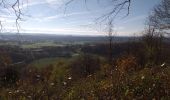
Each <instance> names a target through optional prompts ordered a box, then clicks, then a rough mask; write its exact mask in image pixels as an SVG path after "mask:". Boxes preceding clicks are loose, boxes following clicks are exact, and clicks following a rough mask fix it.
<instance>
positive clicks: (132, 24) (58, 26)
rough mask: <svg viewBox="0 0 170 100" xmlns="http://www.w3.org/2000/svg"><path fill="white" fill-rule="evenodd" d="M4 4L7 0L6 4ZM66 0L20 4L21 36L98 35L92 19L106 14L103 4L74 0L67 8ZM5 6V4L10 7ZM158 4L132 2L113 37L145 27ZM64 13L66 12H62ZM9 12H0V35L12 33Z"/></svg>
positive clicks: (145, 0)
mask: <svg viewBox="0 0 170 100" xmlns="http://www.w3.org/2000/svg"><path fill="white" fill-rule="evenodd" d="M7 1H8V0H7ZM12 1H14V0H10V2H12ZM65 1H68V0H28V1H24V2H23V5H22V6H21V9H22V11H23V13H24V14H25V16H24V17H23V19H22V21H20V26H21V29H20V32H21V33H23V32H24V33H50V34H69V35H95V34H97V35H100V34H103V30H102V28H101V27H103V26H100V25H99V24H95V19H96V18H98V17H100V16H101V15H103V14H104V13H106V12H107V11H109V10H110V8H111V7H110V6H108V4H107V1H109V0H100V1H101V3H99V4H98V3H97V2H96V0H87V1H88V2H87V5H85V4H84V2H83V0H75V1H74V2H72V3H71V4H70V5H68V6H67V7H66V6H64V2H65ZM10 2H9V3H10ZM159 2H160V0H132V4H131V8H130V14H129V16H128V17H126V18H123V16H124V15H123V14H124V13H125V12H124V11H123V12H122V13H120V15H119V16H117V18H116V19H115V25H114V26H115V29H116V31H117V35H119V36H120V35H133V34H134V33H137V32H140V31H142V30H143V29H144V27H145V25H144V24H145V20H146V17H147V16H148V14H149V12H150V11H151V10H152V9H153V7H154V6H155V5H156V4H158V3H159ZM65 9H66V10H65ZM11 12H13V11H12V9H8V10H7V9H2V10H1V12H0V20H1V21H2V24H3V26H4V28H3V29H4V30H3V31H4V32H6V31H8V32H15V31H16V27H15V20H14V19H15V16H14V14H11Z"/></svg>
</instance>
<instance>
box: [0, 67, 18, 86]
mask: <svg viewBox="0 0 170 100" xmlns="http://www.w3.org/2000/svg"><path fill="white" fill-rule="evenodd" d="M1 72H2V73H1V74H0V85H1V86H4V87H9V86H12V85H15V84H16V82H17V81H18V80H19V72H18V71H16V70H15V69H13V68H10V67H8V68H4V69H1Z"/></svg>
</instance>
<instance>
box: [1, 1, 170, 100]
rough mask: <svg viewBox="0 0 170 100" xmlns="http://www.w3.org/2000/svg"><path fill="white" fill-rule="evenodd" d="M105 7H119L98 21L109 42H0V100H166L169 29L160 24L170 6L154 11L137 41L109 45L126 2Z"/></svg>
mask: <svg viewBox="0 0 170 100" xmlns="http://www.w3.org/2000/svg"><path fill="white" fill-rule="evenodd" d="M3 1H5V0H2V4H3V5H4V3H3ZM19 1H20V0H16V2H15V3H14V5H12V6H13V7H12V8H13V10H14V11H15V15H16V17H17V19H16V26H18V24H17V23H18V20H19V19H20V15H22V13H21V11H20V7H19V5H20V2H19ZM72 1H73V0H70V2H68V4H69V3H71V2H72ZM85 1H86V0H85ZM110 2H116V3H118V5H117V6H116V7H115V8H113V11H112V12H111V13H110V14H109V15H105V16H104V17H103V18H104V19H105V18H106V20H107V22H109V42H106V41H102V42H101V41H100V42H96V41H98V40H96V41H93V42H87V41H86V42H84V41H82V42H79V43H75V44H71V43H74V42H73V41H72V42H71V43H66V42H65V40H63V41H64V42H61V41H60V42H61V43H59V45H58V43H57V42H56V41H53V42H49V41H43V40H41V39H40V41H38V40H37V41H36V42H35V41H34V42H35V43H33V42H30V41H24V43H25V44H24V45H22V46H17V45H16V44H15V43H14V42H11V41H2V44H1V43H0V71H1V73H0V100H114V99H118V100H126V99H127V100H132V99H135V100H136V99H137V100H138V99H139V100H148V99H149V100H150V99H152V100H169V99H170V52H169V51H170V41H169V40H168V39H169V37H166V35H165V33H168V31H167V29H169V23H166V21H165V22H164V18H169V5H168V4H169V1H168V0H163V1H162V3H161V4H160V5H158V6H157V7H155V9H154V10H153V15H150V16H149V19H148V23H147V26H148V28H146V30H145V31H144V35H143V36H142V37H140V38H138V39H137V40H134V41H126V42H125V41H123V42H117V43H114V44H112V42H113V41H112V38H113V37H112V34H113V33H112V31H113V29H112V28H113V25H112V24H113V16H116V15H115V14H117V13H118V12H119V11H120V10H122V9H123V7H126V8H128V13H129V7H130V4H131V0H111V1H110ZM16 6H17V8H16ZM167 9H168V10H167ZM18 10H19V12H17V11H18ZM110 17H111V18H110ZM107 18H108V19H107ZM163 22H164V23H163ZM0 24H1V23H0ZM166 38H167V39H166ZM67 42H68V41H67ZM3 43H4V44H3ZM8 43H11V44H12V45H7V44H8Z"/></svg>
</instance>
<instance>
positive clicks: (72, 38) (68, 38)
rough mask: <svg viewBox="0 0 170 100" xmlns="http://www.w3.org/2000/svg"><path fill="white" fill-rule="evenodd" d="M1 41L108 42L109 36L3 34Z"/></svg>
mask: <svg viewBox="0 0 170 100" xmlns="http://www.w3.org/2000/svg"><path fill="white" fill-rule="evenodd" d="M0 40H4V41H18V40H20V41H32V42H36V41H55V42H63V41H64V42H106V41H107V40H108V37H107V36H78V35H55V34H33V33H32V34H20V35H17V34H12V33H3V34H2V33H1V35H0ZM132 40H139V37H126V36H121V37H113V42H127V41H132Z"/></svg>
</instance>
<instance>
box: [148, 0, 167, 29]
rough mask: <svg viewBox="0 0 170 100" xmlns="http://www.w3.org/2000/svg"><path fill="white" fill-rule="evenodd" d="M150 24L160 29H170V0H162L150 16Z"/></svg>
mask: <svg viewBox="0 0 170 100" xmlns="http://www.w3.org/2000/svg"><path fill="white" fill-rule="evenodd" d="M149 25H150V26H152V27H154V28H155V29H158V30H169V29H170V0H162V2H161V3H160V4H159V5H157V6H156V7H155V8H154V9H153V11H152V13H151V15H150V16H149Z"/></svg>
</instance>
